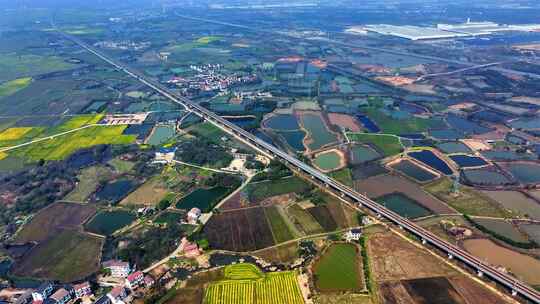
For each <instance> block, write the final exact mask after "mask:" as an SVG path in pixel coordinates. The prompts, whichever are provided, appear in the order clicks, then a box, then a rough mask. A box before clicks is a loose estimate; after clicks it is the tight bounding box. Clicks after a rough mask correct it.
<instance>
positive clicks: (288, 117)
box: [264, 114, 300, 131]
mask: <svg viewBox="0 0 540 304" xmlns="http://www.w3.org/2000/svg"><path fill="white" fill-rule="evenodd" d="M264 126H265V127H267V128H270V129H274V130H281V131H292V130H298V129H300V126H299V125H298V121H297V120H296V116H294V115H292V114H277V115H272V116H271V117H270V118H268V119H267V120H265V121H264Z"/></svg>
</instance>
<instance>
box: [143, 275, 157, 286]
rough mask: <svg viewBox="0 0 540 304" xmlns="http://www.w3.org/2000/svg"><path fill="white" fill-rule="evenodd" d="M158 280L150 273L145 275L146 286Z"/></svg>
mask: <svg viewBox="0 0 540 304" xmlns="http://www.w3.org/2000/svg"><path fill="white" fill-rule="evenodd" d="M155 282H156V281H155V280H154V278H152V277H151V276H149V275H145V276H144V286H146V287H151V286H152V285H154V283H155Z"/></svg>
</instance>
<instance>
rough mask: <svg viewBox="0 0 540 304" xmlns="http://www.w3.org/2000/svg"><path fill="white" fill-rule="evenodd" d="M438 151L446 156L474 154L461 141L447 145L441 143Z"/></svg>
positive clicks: (446, 143)
mask: <svg viewBox="0 0 540 304" xmlns="http://www.w3.org/2000/svg"><path fill="white" fill-rule="evenodd" d="M437 149H439V150H441V151H442V152H444V153H446V154H452V153H470V152H472V151H471V149H469V147H467V145H465V144H464V143H462V142H459V141H449V142H445V143H440V144H438V145H437Z"/></svg>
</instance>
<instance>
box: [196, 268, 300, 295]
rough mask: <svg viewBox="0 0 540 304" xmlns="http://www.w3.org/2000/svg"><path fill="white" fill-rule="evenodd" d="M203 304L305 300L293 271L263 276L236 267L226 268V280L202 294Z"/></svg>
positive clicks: (211, 286)
mask: <svg viewBox="0 0 540 304" xmlns="http://www.w3.org/2000/svg"><path fill="white" fill-rule="evenodd" d="M253 267H255V268H256V266H254V265H253ZM236 268H239V269H238V270H237V269H236ZM257 270H258V269H257ZM227 274H229V275H227ZM203 303H205V304H222V303H223V304H225V303H238V304H251V303H257V304H259V303H260V304H274V303H283V304H303V303H304V299H303V297H302V294H301V291H300V287H299V286H298V282H297V280H296V273H295V272H294V271H283V272H275V273H266V274H264V273H262V272H260V271H257V272H255V271H254V270H253V269H252V268H251V267H249V268H248V267H246V266H245V264H236V265H229V266H227V267H225V280H223V281H218V282H216V283H212V284H211V285H210V286H209V287H208V288H207V289H206V290H205V295H204V300H203Z"/></svg>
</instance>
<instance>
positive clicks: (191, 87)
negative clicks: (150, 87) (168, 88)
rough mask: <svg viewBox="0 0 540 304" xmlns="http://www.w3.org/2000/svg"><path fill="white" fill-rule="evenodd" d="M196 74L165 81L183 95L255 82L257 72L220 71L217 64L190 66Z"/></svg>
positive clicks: (226, 89)
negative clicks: (244, 73)
mask: <svg viewBox="0 0 540 304" xmlns="http://www.w3.org/2000/svg"><path fill="white" fill-rule="evenodd" d="M190 68H191V69H192V70H193V71H196V72H197V74H196V75H194V76H192V77H189V78H183V77H172V78H171V79H170V80H169V81H167V83H169V84H174V85H175V86H177V87H178V88H179V89H180V91H181V92H182V93H183V94H184V95H196V94H198V93H200V92H212V91H215V92H224V91H228V89H229V88H230V87H232V86H234V85H238V84H246V83H255V82H257V81H259V78H258V76H257V74H248V75H239V74H235V73H233V74H225V73H221V72H220V70H221V68H222V66H221V65H219V64H207V65H201V66H190Z"/></svg>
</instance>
